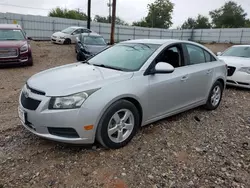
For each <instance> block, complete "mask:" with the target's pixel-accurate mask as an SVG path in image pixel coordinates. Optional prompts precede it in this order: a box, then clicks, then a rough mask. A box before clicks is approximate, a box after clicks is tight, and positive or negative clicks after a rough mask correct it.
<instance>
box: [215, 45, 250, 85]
mask: <svg viewBox="0 0 250 188" xmlns="http://www.w3.org/2000/svg"><path fill="white" fill-rule="evenodd" d="M217 55H218V57H219V59H221V60H223V61H224V62H225V63H226V64H227V65H228V75H227V76H228V77H227V84H228V85H232V86H238V87H243V88H250V45H235V46H232V47H231V48H229V49H227V50H226V51H225V52H223V53H221V52H218V54H217Z"/></svg>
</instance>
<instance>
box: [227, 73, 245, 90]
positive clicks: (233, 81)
mask: <svg viewBox="0 0 250 188" xmlns="http://www.w3.org/2000/svg"><path fill="white" fill-rule="evenodd" d="M227 85H231V86H237V87H242V88H250V74H248V73H245V72H240V71H237V70H236V71H235V73H234V74H233V75H232V76H228V77H227Z"/></svg>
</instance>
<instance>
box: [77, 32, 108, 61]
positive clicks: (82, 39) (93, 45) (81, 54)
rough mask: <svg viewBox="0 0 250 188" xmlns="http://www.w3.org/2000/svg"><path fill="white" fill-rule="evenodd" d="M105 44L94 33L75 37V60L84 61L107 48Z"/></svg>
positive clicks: (99, 36) (102, 39) (101, 38)
mask: <svg viewBox="0 0 250 188" xmlns="http://www.w3.org/2000/svg"><path fill="white" fill-rule="evenodd" d="M107 46H108V45H107V43H106V42H105V40H104V38H103V37H102V36H101V35H98V34H95V33H88V34H87V33H83V34H81V35H80V36H79V37H77V42H76V45H75V51H76V54H77V55H76V59H77V60H78V61H83V60H86V59H88V58H90V57H92V56H94V55H95V54H97V53H99V52H101V51H102V50H104V49H105V48H107Z"/></svg>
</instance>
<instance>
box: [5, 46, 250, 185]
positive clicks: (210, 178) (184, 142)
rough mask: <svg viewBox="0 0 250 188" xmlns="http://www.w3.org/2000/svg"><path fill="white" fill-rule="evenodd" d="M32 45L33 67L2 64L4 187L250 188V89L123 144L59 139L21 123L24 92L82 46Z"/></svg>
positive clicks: (72, 57)
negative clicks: (110, 147)
mask: <svg viewBox="0 0 250 188" xmlns="http://www.w3.org/2000/svg"><path fill="white" fill-rule="evenodd" d="M227 46H228V45H221V46H216V45H209V47H210V48H211V49H212V50H213V51H215V52H216V51H222V50H224V49H225V47H227ZM32 47H33V55H34V66H33V67H22V68H8V69H0V188H2V187H6V188H9V187H18V188H20V187H41V188H42V187H60V188H61V187H86V188H92V187H93V188H99V187H104V188H137V187H138V188H165V187H166V188H168V187H175V188H186V187H190V188H191V187H199V188H201V187H211V188H212V187H214V188H217V187H218V188H219V187H225V188H229V187H235V188H248V187H250V91H249V90H243V89H236V88H228V89H227V90H226V91H225V92H224V98H223V101H222V103H221V106H220V107H219V108H218V109H217V110H216V111H213V112H208V111H206V110H204V109H203V108H201V107H200V108H197V109H194V110H190V111H188V112H185V113H182V114H179V115H177V116H174V117H170V118H167V119H165V120H162V121H159V122H157V123H154V124H152V125H149V126H146V127H143V128H141V129H140V130H139V133H138V134H137V136H136V137H135V138H134V139H133V140H132V142H131V143H130V144H129V145H128V146H126V147H124V148H122V149H119V150H105V149H103V148H101V147H100V146H99V145H98V144H95V145H93V146H73V145H65V144H59V143H55V142H51V141H48V140H44V139H41V138H38V137H37V136H34V135H32V134H31V133H29V132H28V131H26V130H25V129H24V128H23V127H22V126H21V123H20V122H19V119H18V116H17V106H18V95H19V93H20V88H21V87H22V86H23V85H24V83H25V81H26V80H27V79H28V78H29V77H30V76H31V75H33V74H35V73H37V72H39V71H41V70H45V69H47V68H51V67H55V66H58V65H63V64H67V63H73V62H74V61H75V54H74V46H73V45H72V46H58V45H54V44H51V43H49V42H32Z"/></svg>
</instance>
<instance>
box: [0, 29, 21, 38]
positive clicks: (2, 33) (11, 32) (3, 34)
mask: <svg viewBox="0 0 250 188" xmlns="http://www.w3.org/2000/svg"><path fill="white" fill-rule="evenodd" d="M4 40H25V37H24V34H23V32H22V31H21V30H20V29H0V41H4Z"/></svg>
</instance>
